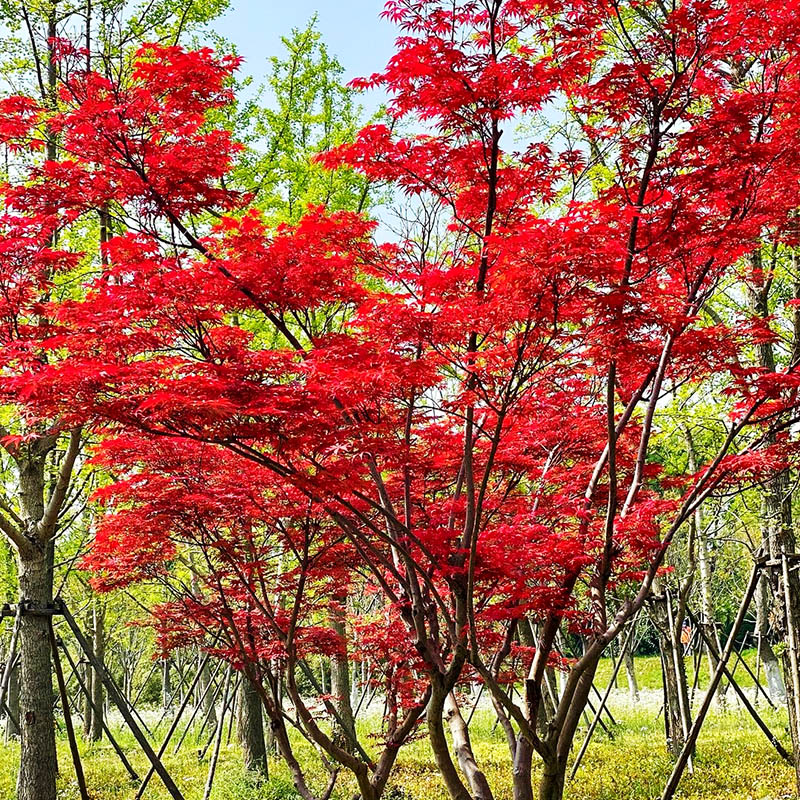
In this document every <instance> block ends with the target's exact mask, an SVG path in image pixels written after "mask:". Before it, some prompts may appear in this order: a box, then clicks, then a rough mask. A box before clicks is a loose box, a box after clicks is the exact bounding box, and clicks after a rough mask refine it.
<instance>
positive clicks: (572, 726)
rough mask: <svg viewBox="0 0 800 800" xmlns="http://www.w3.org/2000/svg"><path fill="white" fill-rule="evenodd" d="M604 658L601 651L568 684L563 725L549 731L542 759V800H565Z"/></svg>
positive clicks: (562, 707) (561, 707)
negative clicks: (584, 717) (570, 761)
mask: <svg viewBox="0 0 800 800" xmlns="http://www.w3.org/2000/svg"><path fill="white" fill-rule="evenodd" d="M601 655H602V651H598V652H597V653H596V655H594V656H592V657H591V659H590V660H589V661H588V662H585V666H584V667H583V669H582V671H581V673H580V675H579V676H578V677H577V679H575V674H574V673H573V674H571V675H570V676H569V678H567V680H566V683H565V686H564V691H563V693H562V696H561V699H560V700H559V708H558V711H557V714H558V713H559V712H560V715H561V716H560V719H561V724H560V726H559V727H558V728H556V729H552V728H549V729H548V731H549V735H548V737H547V739H546V740H545V745H546V746H547V750H546V752H545V754H544V755H542V774H541V776H540V778H539V792H538V797H539V800H562V798H563V796H564V786H565V783H566V774H567V761H568V759H569V754H570V752H571V750H572V744H573V741H574V740H575V733H576V732H577V730H578V725H579V724H580V720H581V715H582V714H583V712H584V710H585V709H586V704H587V701H588V699H589V694H590V693H591V690H592V684H593V681H594V676H595V672H596V671H597V665H598V663H599V661H600V656H601Z"/></svg>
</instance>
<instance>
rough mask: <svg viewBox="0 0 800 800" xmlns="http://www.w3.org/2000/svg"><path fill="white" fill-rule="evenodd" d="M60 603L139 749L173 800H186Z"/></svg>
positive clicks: (73, 619) (107, 673) (75, 634)
mask: <svg viewBox="0 0 800 800" xmlns="http://www.w3.org/2000/svg"><path fill="white" fill-rule="evenodd" d="M58 602H59V603H60V605H61V613H62V614H63V615H64V619H66V621H67V625H69V627H70V630H71V631H72V633H73V635H74V636H75V638H76V639H77V640H78V644H79V645H80V647H81V650H83V652H84V654H85V655H86V658H87V659H88V661H89V663H90V664H91V665H92V666H93V667H94V668H95V670H96V674H97V676H99V678H100V680H102V681H103V684H104V685H105V687H106V691H107V692H108V696H109V698H110V699H111V701H112V702H113V703H114V705H116V707H117V708H118V709H119V713H120V714H122V718H123V719H124V720H125V722H126V724H127V725H128V727H129V728H130V731H131V733H132V734H133V736H134V738H135V739H136V741H137V742H138V744H139V747H141V748H142V750H143V751H144V754H145V755H146V756H147V758H148V760H149V761H150V763H151V764H152V765H153V766H154V767H155V770H156V772H157V773H158V777H159V778H161V780H162V781H163V783H164V786H165V787H166V789H167V791H168V792H169V793H170V795H171V796H172V797H173V800H184V797H183V795H182V794H181V792H180V790H179V789H178V787H177V786H176V784H175V781H174V780H173V779H172V776H171V775H170V774H169V772H167V769H166V767H165V766H164V764H163V763H162V762H161V760H160V759H159V757H158V756H157V755H156V753H155V751H154V750H153V747H152V745H151V744H150V742H149V741H148V740H147V737H146V736H145V735H144V734H143V733H142V730H141V728H140V727H139V726H138V725H137V724H136V720H135V719H134V718H133V714H131V710H130V708H128V704H127V702H126V701H125V700H124V699H123V697H122V695H121V694H120V691H119V689H117V685H116V683H114V679H113V678H112V677H111V675H110V673H109V672H108V670H107V669H106V667H105V664H103V662H102V661H99V660H98V659H97V658H96V657H95V655H94V652H93V651H92V648H91V647H90V646H89V642H87V641H86V637H85V636H84V635H83V632H82V631H81V629H80V628H79V627H78V623H77V622H75V618H74V617H73V616H72V614H71V613H70V612H69V609H68V608H67V606H66V605H65V604H64V603H63V602H62V601H58Z"/></svg>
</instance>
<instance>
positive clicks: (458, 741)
mask: <svg viewBox="0 0 800 800" xmlns="http://www.w3.org/2000/svg"><path fill="white" fill-rule="evenodd" d="M444 718H445V720H446V721H447V725H448V727H449V729H450V736H451V738H452V740H453V750H454V751H455V754H456V758H457V759H458V766H459V767H460V768H461V772H463V773H464V777H466V779H467V782H468V783H469V787H470V789H471V791H472V797H473V799H474V800H493V795H492V790H491V789H490V788H489V782H488V781H487V780H486V776H485V775H484V774H483V772H482V771H481V769H480V768H479V767H478V764H477V762H476V761H475V754H474V753H473V751H472V742H471V741H470V738H469V728H468V727H467V723H466V722H465V721H464V717H462V716H461V709H459V707H458V702H457V701H456V698H455V695H454V693H453V692H449V693H448V694H447V697H445V701H444Z"/></svg>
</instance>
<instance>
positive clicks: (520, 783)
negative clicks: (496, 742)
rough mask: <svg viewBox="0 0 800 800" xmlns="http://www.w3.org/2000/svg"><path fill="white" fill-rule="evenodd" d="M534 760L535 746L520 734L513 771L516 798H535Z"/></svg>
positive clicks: (523, 799) (529, 799)
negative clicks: (532, 769)
mask: <svg viewBox="0 0 800 800" xmlns="http://www.w3.org/2000/svg"><path fill="white" fill-rule="evenodd" d="M532 761H533V746H532V745H531V743H530V742H529V741H528V740H527V739H526V738H525V737H524V736H522V735H518V736H517V746H516V749H515V751H514V763H513V767H512V772H511V778H512V789H513V798H514V800H533V782H532V780H531V766H532Z"/></svg>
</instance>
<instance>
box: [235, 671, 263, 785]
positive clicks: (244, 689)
mask: <svg viewBox="0 0 800 800" xmlns="http://www.w3.org/2000/svg"><path fill="white" fill-rule="evenodd" d="M236 730H237V733H238V737H239V744H240V745H241V747H242V755H243V757H244V768H245V769H246V770H247V771H248V772H253V773H256V774H257V775H260V776H263V777H264V778H267V777H268V775H269V773H268V768H267V748H266V744H265V743H264V721H263V717H262V713H261V696H260V695H259V693H258V689H256V687H255V686H253V683H252V681H251V680H250V678H248V677H247V675H242V680H241V681H240V682H239V703H238V714H237V720H236Z"/></svg>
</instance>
